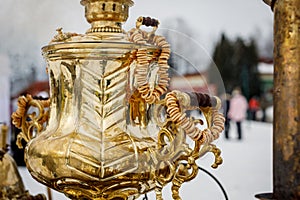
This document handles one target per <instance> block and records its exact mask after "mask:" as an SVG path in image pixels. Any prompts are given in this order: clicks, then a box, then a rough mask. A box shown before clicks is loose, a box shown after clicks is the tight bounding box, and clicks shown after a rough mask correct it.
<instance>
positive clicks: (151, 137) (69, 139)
mask: <svg viewBox="0 0 300 200" xmlns="http://www.w3.org/2000/svg"><path fill="white" fill-rule="evenodd" d="M81 3H82V5H84V6H86V17H87V20H88V21H89V22H90V23H91V24H92V28H91V29H90V30H89V31H88V32H87V34H86V35H81V34H76V33H63V32H62V29H58V30H57V31H58V34H57V35H56V36H55V37H54V39H53V40H52V41H51V42H50V44H49V45H48V46H45V47H43V49H42V51H43V55H44V57H45V59H46V62H47V72H48V74H49V79H50V99H49V100H45V101H41V100H37V99H34V98H32V97H31V96H23V97H20V98H19V102H18V110H17V111H16V112H15V113H14V114H13V116H12V117H13V123H14V124H15V125H16V126H17V127H19V128H21V130H22V132H21V134H20V135H19V137H18V138H19V140H20V139H24V140H25V141H27V142H28V143H27V146H26V148H25V161H26V165H27V168H28V170H29V171H30V173H31V175H32V176H33V177H34V178H35V179H36V180H38V181H39V182H41V183H43V184H45V185H46V186H48V187H51V188H53V189H55V190H57V191H59V192H63V193H64V194H65V195H66V196H68V197H69V198H71V199H95V200H104V199H105V200H119V199H120V200H131V199H135V198H136V197H138V196H139V195H140V194H144V193H147V192H149V191H151V190H155V192H156V198H157V199H158V200H162V188H163V187H164V186H165V185H166V184H167V183H170V182H171V183H172V196H173V199H176V200H180V199H181V198H180V195H179V189H180V187H181V185H182V184H183V183H184V182H187V181H190V180H192V179H193V178H195V176H196V175H197V172H198V166H197V164H196V162H195V161H196V160H197V159H198V158H199V157H200V156H203V155H204V154H205V153H207V152H212V153H213V154H214V155H215V157H216V159H215V163H214V165H213V167H217V166H218V165H219V164H221V163H222V159H221V157H220V150H219V149H218V148H217V147H216V146H214V145H213V144H211V142H213V140H215V139H217V138H218V137H219V133H220V132H222V130H223V129H224V117H223V116H222V115H221V114H220V113H218V109H219V108H220V101H218V98H216V97H212V98H213V99H215V100H216V102H217V104H216V105H211V106H205V107H201V106H200V107H197V108H196V109H197V110H201V111H202V112H203V113H204V116H205V117H206V120H207V124H208V125H207V127H204V128H198V127H197V126H196V125H197V124H199V123H200V122H202V120H200V119H195V117H193V116H190V115H188V114H187V113H186V111H188V110H191V106H190V104H189V102H190V96H189V95H188V94H186V93H183V92H179V91H177V92H174V93H172V92H170V93H168V94H166V95H164V94H165V93H166V92H167V89H166V87H167V81H168V80H169V78H168V76H167V75H168V74H167V73H166V72H167V69H168V65H167V59H168V55H169V53H170V50H169V44H168V43H167V42H166V41H165V39H164V38H163V37H161V36H156V35H155V30H156V28H157V27H155V28H154V30H153V31H151V32H146V31H142V30H141V29H140V26H141V24H142V25H151V26H152V25H154V26H156V25H158V21H156V20H153V19H148V18H147V19H146V18H144V19H145V21H140V19H141V18H139V20H138V22H141V24H138V23H137V24H138V25H137V27H136V28H135V29H133V31H132V32H130V33H129V34H126V33H125V32H124V31H123V30H122V31H121V32H120V31H117V28H118V27H119V28H121V27H120V24H121V23H122V22H123V21H125V20H126V19H127V17H128V10H127V9H128V7H129V6H131V5H132V1H130V0H123V1H116V0H82V1H81ZM114 5H115V6H114ZM120 6H121V7H120ZM103 7H104V10H103ZM107 8H109V9H110V10H109V11H107V10H105V9H107ZM114 8H115V10H114ZM120 8H122V9H120ZM125 11H126V12H125ZM111 12H113V14H111ZM115 22H117V23H115ZM115 25H116V26H115ZM117 26H118V27H117ZM128 35H129V36H128ZM153 69H156V70H153ZM137 72H138V73H137ZM169 97H171V99H169ZM207 98H208V96H207ZM206 100H207V101H210V99H206ZM198 117H199V116H198ZM195 134H197V135H195ZM187 136H190V137H191V138H192V139H193V140H194V144H193V145H192V146H189V145H188V142H187ZM192 136H195V137H192Z"/></svg>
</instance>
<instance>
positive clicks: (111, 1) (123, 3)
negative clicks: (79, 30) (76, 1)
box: [80, 0, 133, 34]
mask: <svg viewBox="0 0 300 200" xmlns="http://www.w3.org/2000/svg"><path fill="white" fill-rule="evenodd" d="M80 3H81V5H83V6H85V17H86V20H87V21H88V22H89V23H90V24H91V26H92V27H91V28H90V29H89V30H88V31H87V33H88V34H91V33H92V34H94V33H103V32H107V33H121V32H123V30H122V24H123V23H124V22H125V21H126V20H127V18H128V11H129V7H130V6H132V5H133V1H131V0H81V2H80Z"/></svg>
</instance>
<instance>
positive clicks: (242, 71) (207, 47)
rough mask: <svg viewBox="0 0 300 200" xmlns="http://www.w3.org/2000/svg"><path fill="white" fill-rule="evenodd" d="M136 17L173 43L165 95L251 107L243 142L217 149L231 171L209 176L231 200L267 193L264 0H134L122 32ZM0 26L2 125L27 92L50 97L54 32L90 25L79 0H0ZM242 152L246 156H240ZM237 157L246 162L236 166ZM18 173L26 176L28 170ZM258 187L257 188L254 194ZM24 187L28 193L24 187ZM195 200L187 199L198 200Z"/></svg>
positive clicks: (268, 60) (268, 41)
mask: <svg viewBox="0 0 300 200" xmlns="http://www.w3.org/2000/svg"><path fill="white" fill-rule="evenodd" d="M139 16H151V17H153V18H157V19H159V21H160V26H159V31H158V33H159V34H162V35H164V36H165V37H166V38H167V41H169V42H170V44H171V49H172V55H171V58H170V60H169V64H170V66H171V67H172V68H171V70H170V73H171V75H172V80H171V83H170V87H171V89H179V90H182V91H190V90H192V91H197V92H206V93H210V94H213V95H219V96H223V95H224V94H227V98H230V94H231V93H232V91H233V90H234V89H235V88H237V87H238V88H240V90H241V92H242V94H243V96H245V98H246V99H247V102H248V103H249V105H248V112H247V120H246V121H245V123H243V125H242V127H243V130H244V132H243V134H244V135H245V139H243V140H242V141H238V142H237V141H235V140H234V141H233V140H225V139H224V138H221V139H220V141H219V142H218V144H219V145H220V146H221V149H222V146H223V148H225V149H222V150H223V152H225V153H224V154H226V155H224V157H225V159H224V160H225V163H224V165H225V167H224V168H225V169H226V170H229V171H224V170H225V169H224V168H223V171H222V169H220V171H217V172H216V171H214V172H213V173H217V174H218V175H219V176H221V177H220V178H221V179H222V180H223V181H224V182H225V183H224V186H225V187H226V186H227V188H228V193H229V196H230V197H231V198H230V199H254V194H255V191H257V193H259V192H260V191H259V188H261V190H271V142H272V141H271V133H272V124H271V123H270V122H272V120H273V117H272V110H273V109H272V105H273V104H272V88H273V57H272V56H273V13H272V12H271V10H270V8H269V7H268V6H266V5H265V4H264V3H263V1H262V0H226V1H221V0H187V1H182V0H172V1H170V0H169V1H167V0H151V1H143V0H136V1H135V5H134V6H133V7H132V8H131V9H130V14H129V19H128V21H127V22H126V24H124V26H123V28H124V29H125V30H130V29H131V28H133V27H134V26H135V20H136V19H137V18H138V17H139ZM0 26H1V31H0V65H1V67H0V82H1V85H2V88H3V90H2V93H1V94H0V102H1V104H0V106H1V108H0V109H1V111H2V112H1V113H0V117H1V118H0V121H1V122H6V123H7V124H10V114H11V112H13V111H14V110H15V109H16V99H17V97H18V96H20V95H22V94H26V93H30V94H32V95H36V96H43V97H47V96H48V89H49V86H48V77H47V74H46V64H45V62H44V60H43V58H42V55H41V47H43V46H45V45H47V44H48V43H49V41H50V40H51V39H52V38H53V36H54V35H55V34H56V29H57V28H59V27H62V28H63V31H66V32H77V33H85V31H86V30H87V29H88V28H89V24H88V23H87V22H86V20H85V18H84V8H83V6H81V5H80V3H79V0H77V1H74V0H60V1H49V0H43V1H40V0H26V1H19V0H1V7H0ZM186 83H188V84H186ZM250 102H252V103H250ZM253 102H254V103H253ZM252 108H253V109H252ZM11 129H12V131H11V138H10V140H11V141H12V143H11V153H12V154H13V156H14V158H15V159H16V161H17V163H18V165H20V166H22V165H24V162H23V157H22V156H20V155H22V151H21V150H18V149H17V147H16V146H15V137H16V134H17V130H15V129H14V127H13V126H11ZM235 132H236V130H235V127H234V126H233V128H232V129H231V130H230V133H231V134H232V135H235ZM262 134H264V136H262ZM251 138H252V139H251ZM256 138H263V139H260V140H258V139H256ZM260 145H261V146H260ZM244 151H247V152H252V154H249V155H248V154H247V156H244V155H241V152H244ZM258 151H259V152H264V153H261V154H259V152H258ZM255 152H256V153H255ZM237 153H240V154H237ZM258 155H260V157H259V158H258V157H257V156H258ZM226 156H227V160H230V159H232V160H233V161H234V160H235V161H236V162H234V164H236V165H237V166H240V165H239V164H242V165H243V167H241V166H240V168H238V169H237V168H232V167H230V165H232V164H233V163H228V162H227V165H226ZM229 156H230V157H229ZM263 156H264V157H263ZM245 157H246V158H245ZM234 158H235V159H234ZM242 158H244V160H242V161H238V160H239V159H242ZM251 159H254V160H252V161H251ZM255 159H256V160H255ZM257 159H259V160H257ZM210 161H211V160H210ZM203 163H206V161H203ZM257 165H259V166H257ZM226 166H228V167H226ZM206 167H207V168H208V167H209V164H208V165H206ZM221 168H222V166H221ZM230 170H231V171H230ZM232 170H235V172H236V173H242V174H248V175H249V172H247V170H248V171H249V170H250V171H251V170H255V171H252V173H253V174H254V173H255V174H257V177H260V179H255V178H253V177H251V178H252V179H253V181H250V182H249V181H248V182H247V180H249V177H248V178H247V177H246V176H245V177H244V176H235V175H234V173H233V172H232ZM238 170H241V171H238ZM258 171H260V173H257V172H258ZM22 172H24V173H25V175H24V176H27V175H26V170H22ZM232 173H233V174H232ZM28 177H29V176H28ZM29 178H30V177H29ZM29 178H27V179H28V180H29ZM203 181H204V182H205V179H204V180H203ZM257 183H260V184H258V185H256V186H257V187H255V188H253V185H255V184H257ZM247 184H248V185H247ZM28 185H29V187H30V183H28ZM208 185H210V186H211V187H210V189H207V191H202V193H205V194H203V195H204V197H205V195H209V194H211V193H213V192H214V191H215V190H216V191H217V190H218V189H217V188H215V187H216V186H215V185H214V183H208ZM243 185H244V187H242V186H243ZM249 185H250V186H249ZM196 186H197V184H196ZM251 186H252V189H250V188H251ZM201 187H204V186H203V185H202V186H199V190H200V189H201ZM191 188H194V189H193V190H194V191H191V192H190V193H189V194H193V192H195V194H196V193H197V192H198V191H196V190H197V187H195V185H194V186H193V187H191ZM247 188H248V189H247ZM250 190H251V191H250ZM197 197H198V196H197ZM197 197H195V195H194V197H189V198H186V199H191V200H193V199H195V200H196V199H198V198H197ZM61 198H63V197H61ZM222 198H223V197H222V196H221V197H220V196H216V197H212V196H210V198H203V199H222ZM57 199H58V197H57ZM166 199H168V198H166Z"/></svg>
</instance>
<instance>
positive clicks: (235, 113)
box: [228, 89, 248, 140]
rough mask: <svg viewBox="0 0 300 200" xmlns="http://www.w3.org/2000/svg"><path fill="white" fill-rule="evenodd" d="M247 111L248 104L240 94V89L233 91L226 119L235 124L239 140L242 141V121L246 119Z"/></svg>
mask: <svg viewBox="0 0 300 200" xmlns="http://www.w3.org/2000/svg"><path fill="white" fill-rule="evenodd" d="M247 109H248V102H247V100H246V98H245V97H244V96H243V95H242V94H241V91H240V89H235V90H233V92H232V98H231V99H230V104H229V110H228V117H229V119H230V120H232V121H234V122H235V123H236V126H237V133H238V139H239V140H241V139H242V121H244V120H245V118H246V113H247Z"/></svg>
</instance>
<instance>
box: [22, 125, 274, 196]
mask: <svg viewBox="0 0 300 200" xmlns="http://www.w3.org/2000/svg"><path fill="white" fill-rule="evenodd" d="M236 135H237V133H236V128H235V124H232V125H231V130H230V136H231V137H232V139H230V140H225V139H224V136H223V135H222V136H221V137H220V139H219V140H218V141H216V142H215V144H216V145H217V146H218V147H219V148H220V149H221V150H222V157H223V159H224V163H223V164H222V165H221V166H220V167H219V168H218V169H216V170H215V169H211V168H210V165H211V164H212V162H213V156H212V155H211V154H207V155H206V156H204V157H203V158H201V159H200V160H199V161H198V164H199V166H201V167H202V168H205V169H206V170H208V171H210V172H211V173H212V174H213V175H214V176H215V177H216V178H217V179H218V180H219V181H220V182H221V184H222V185H223V187H224V188H225V190H226V192H227V194H228V199H230V200H253V199H256V198H255V197H254V195H255V194H259V193H265V192H272V124H269V123H260V122H252V121H246V122H244V123H243V139H242V141H238V140H237V139H235V138H236ZM20 173H21V175H22V177H23V181H24V184H25V187H26V189H28V190H29V192H30V193H31V194H38V193H44V194H46V188H45V187H44V186H42V185H40V184H39V183H37V182H36V181H34V180H33V179H32V178H31V177H30V175H29V173H28V172H27V170H26V168H20ZM163 195H164V199H165V200H171V199H172V197H171V193H170V186H169V187H166V188H165V189H164V191H163ZM181 196H182V199H183V200H224V199H225V197H224V195H223V193H222V191H221V189H220V187H219V186H218V185H217V184H216V182H215V181H214V180H213V179H212V178H211V177H209V176H208V175H207V174H206V173H204V172H202V171H199V173H198V176H197V177H196V178H195V179H194V180H193V181H191V182H189V183H186V184H184V185H183V187H182V189H181ZM52 199H53V200H65V199H67V198H66V197H65V196H64V195H62V194H59V193H57V192H55V191H52ZM142 199H143V197H140V198H139V200H142ZM148 199H149V200H155V195H154V193H149V194H148Z"/></svg>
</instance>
